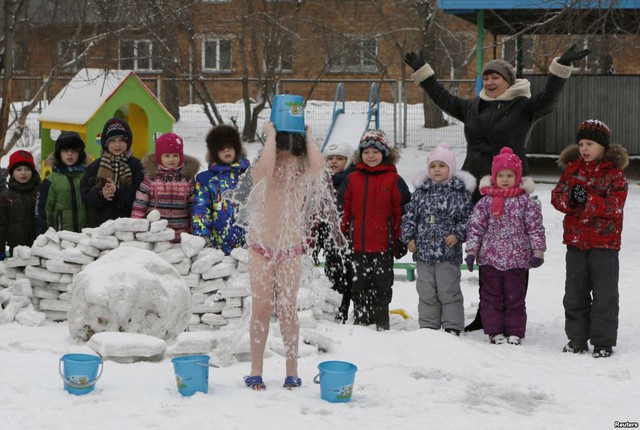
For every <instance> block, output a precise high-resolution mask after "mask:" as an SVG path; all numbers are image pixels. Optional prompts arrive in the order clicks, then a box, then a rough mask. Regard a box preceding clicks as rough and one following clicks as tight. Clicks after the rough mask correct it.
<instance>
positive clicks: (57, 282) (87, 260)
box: [0, 211, 342, 352]
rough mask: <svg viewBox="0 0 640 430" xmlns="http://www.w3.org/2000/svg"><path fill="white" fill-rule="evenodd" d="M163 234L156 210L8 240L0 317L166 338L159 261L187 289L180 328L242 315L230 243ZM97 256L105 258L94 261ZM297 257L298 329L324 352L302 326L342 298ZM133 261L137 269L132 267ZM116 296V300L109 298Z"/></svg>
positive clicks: (244, 300) (240, 274)
mask: <svg viewBox="0 0 640 430" xmlns="http://www.w3.org/2000/svg"><path fill="white" fill-rule="evenodd" d="M173 234H174V232H173V230H172V229H170V228H167V221H166V220H161V219H160V217H159V213H158V212H157V211H152V212H151V213H150V214H149V215H148V216H147V219H133V218H119V219H117V220H110V221H107V222H105V223H104V224H102V225H101V226H100V227H97V228H93V229H90V228H87V229H83V231H82V233H74V232H69V231H59V232H56V231H55V230H53V229H49V230H48V231H47V232H46V233H44V234H42V235H40V236H38V238H37V239H36V241H35V242H34V244H33V246H32V247H31V248H29V247H24V246H23V247H17V248H16V249H15V252H14V256H13V257H11V258H9V259H8V260H7V261H6V262H4V263H0V303H1V304H2V307H3V308H4V309H3V310H2V314H0V321H1V322H10V321H13V320H15V321H18V322H20V323H21V324H29V325H40V324H42V322H43V321H44V320H45V318H46V319H47V320H51V321H65V320H67V313H68V312H69V316H70V319H72V320H73V321H70V329H71V331H72V333H74V336H76V337H78V338H80V339H85V340H86V339H89V337H90V335H91V334H92V333H94V332H101V331H105V330H113V331H125V332H132V333H145V334H150V335H153V336H158V337H161V338H165V339H166V338H168V337H172V336H175V335H177V334H178V333H180V332H181V331H183V330H184V329H185V326H184V325H182V324H181V323H180V324H176V325H174V326H173V327H171V329H166V330H167V332H166V333H165V332H164V331H165V328H162V329H160V328H159V327H160V326H162V327H165V325H164V324H159V323H158V322H157V321H154V319H158V316H156V314H158V315H161V318H162V319H164V318H166V317H168V318H169V319H174V318H177V317H176V315H167V311H166V309H167V306H166V305H165V304H164V300H167V299H168V300H173V299H171V297H172V294H173V293H170V292H169V291H165V289H166V288H167V287H166V286H163V284H162V282H164V278H165V276H164V275H163V276H160V275H159V274H160V273H165V272H166V273H170V272H169V271H168V268H172V269H175V272H177V274H179V275H180V276H177V274H176V273H175V272H172V273H173V274H172V275H171V277H170V278H171V281H168V280H167V282H174V281H176V282H177V278H181V280H182V281H183V282H184V283H185V284H186V286H188V287H189V289H190V292H191V300H192V308H191V314H190V316H189V318H188V325H187V326H186V329H187V330H189V331H192V332H196V331H210V330H217V329H219V328H221V327H224V326H227V325H229V324H230V323H234V324H231V325H232V326H235V325H238V324H241V323H242V321H243V320H245V321H246V320H247V319H248V317H249V312H250V308H249V306H248V304H249V303H250V287H249V273H248V269H247V259H248V251H247V250H245V249H235V250H233V252H232V253H231V255H230V256H225V255H224V253H223V252H222V251H220V250H217V249H213V248H205V242H204V240H203V239H202V238H201V237H197V236H193V235H189V234H185V233H183V234H182V235H181V243H179V244H172V243H171V242H170V241H171V240H172V239H173V237H174V236H173ZM140 250H143V251H146V252H145V253H139V252H138V251H140ZM115 251H118V252H115ZM107 256H108V262H105V261H103V260H104V259H105V258H107ZM158 257H159V258H158ZM159 259H161V260H162V263H164V265H162V264H161V263H160V261H159ZM303 261H304V264H303V271H302V272H303V274H302V281H301V288H300V292H299V294H298V310H299V312H298V318H299V320H300V327H301V328H302V329H303V332H302V333H301V336H302V339H303V340H305V341H307V340H306V339H310V340H309V341H308V343H311V344H313V345H316V346H318V348H321V349H328V348H330V345H327V342H325V341H318V339H321V338H322V337H321V336H320V335H319V334H317V333H311V334H310V333H309V330H313V329H314V328H315V327H316V325H317V321H318V320H328V321H333V320H334V316H335V314H336V312H337V308H338V306H339V305H340V302H341V300H342V297H341V295H340V294H339V293H337V292H335V291H333V290H331V289H330V287H331V284H330V282H329V281H328V280H327V279H326V278H325V277H324V275H322V274H320V272H319V271H318V270H315V269H314V267H313V262H312V261H311V259H310V258H308V257H305V258H304V260H303ZM94 262H95V263H94ZM143 268H146V269H145V273H141V272H142V271H143ZM174 275H175V276H176V277H177V278H176V279H174ZM123 281H126V282H123ZM169 288H171V287H169ZM111 289H112V290H111ZM72 291H73V294H72ZM119 295H122V297H121V298H120V300H122V302H118V301H117V296H119ZM72 299H73V303H72ZM154 300H155V301H156V302H154ZM125 302H126V304H125ZM172 306H174V307H175V306H176V303H172ZM170 307H171V306H169V308H170ZM81 315H82V316H81ZM76 319H77V320H76ZM129 319H131V321H129ZM178 319H180V318H178ZM134 321H135V322H134ZM276 329H277V327H276ZM305 330H306V331H305ZM234 331H235V327H229V328H228V330H226V331H225V332H224V333H222V334H221V335H222V336H226V335H227V333H230V332H234ZM169 333H171V334H169ZM186 342H187V346H186V347H183V346H181V345H177V346H176V351H180V350H182V349H183V348H186V349H188V350H190V351H191V352H206V351H209V350H210V349H207V348H210V346H211V343H210V342H208V341H204V342H196V343H197V344H198V345H197V346H192V345H191V344H192V342H193V341H192V340H188V341H186ZM247 342H248V341H247ZM243 343H245V342H243ZM247 347H248V343H247Z"/></svg>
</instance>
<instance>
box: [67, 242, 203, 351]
mask: <svg viewBox="0 0 640 430" xmlns="http://www.w3.org/2000/svg"><path fill="white" fill-rule="evenodd" d="M72 291H73V297H72V300H71V307H70V308H69V312H68V321H69V332H70V333H71V336H72V337H74V338H76V339H79V340H83V341H87V340H89V339H90V338H91V336H93V334H94V333H101V332H105V331H107V332H124V333H139V334H146V335H150V336H155V337H158V338H161V339H172V338H174V337H176V336H177V335H178V334H179V333H182V332H183V331H184V330H185V329H186V327H187V323H188V321H189V316H190V313H191V294H190V292H189V289H188V288H187V286H186V284H185V282H184V280H183V279H182V277H181V276H180V274H179V273H178V271H177V270H176V269H175V268H174V267H172V266H171V264H169V263H167V262H166V261H165V260H163V259H162V258H160V257H159V256H158V255H157V254H155V253H153V252H151V251H147V250H144V249H137V248H129V247H119V248H117V249H114V250H112V251H109V252H107V253H106V254H105V255H104V256H103V257H101V258H100V259H98V260H96V261H94V262H93V263H91V264H89V265H87V267H85V268H84V269H83V270H82V271H81V272H80V273H78V275H77V276H75V277H74V280H73V286H72Z"/></svg>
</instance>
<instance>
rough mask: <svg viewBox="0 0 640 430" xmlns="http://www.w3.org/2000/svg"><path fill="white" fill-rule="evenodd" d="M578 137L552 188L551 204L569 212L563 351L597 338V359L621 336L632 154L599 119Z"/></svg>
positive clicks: (574, 349)
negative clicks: (628, 171)
mask: <svg viewBox="0 0 640 430" xmlns="http://www.w3.org/2000/svg"><path fill="white" fill-rule="evenodd" d="M576 140H577V143H578V145H572V146H571V147H569V148H566V149H565V150H564V151H562V153H561V154H560V159H559V160H558V164H559V165H560V166H561V167H564V171H563V172H562V176H561V177H560V181H559V182H558V184H557V185H556V187H555V188H554V189H553V191H552V192H551V203H552V204H553V206H554V207H555V208H556V209H557V210H559V211H560V212H563V213H564V214H565V216H564V221H563V226H564V237H563V240H562V243H564V244H565V245H567V255H566V264H567V269H566V270H567V277H566V281H565V293H564V299H563V302H562V303H563V305H564V314H565V332H566V334H567V337H568V338H569V343H568V344H567V345H566V346H565V347H564V349H563V352H572V353H578V354H581V353H583V352H587V351H588V350H589V346H588V345H587V341H589V340H591V344H592V345H593V357H594V358H601V357H609V356H611V354H613V349H612V347H614V346H615V345H616V341H617V335H618V310H619V307H618V300H619V296H618V274H619V262H618V252H619V251H620V237H621V234H622V218H623V210H624V203H625V200H626V198H627V189H628V184H627V179H626V178H625V176H624V173H623V172H622V169H624V168H625V167H626V166H627V164H629V156H628V154H627V150H626V149H624V148H623V147H622V146H620V145H611V144H610V141H611V132H610V131H609V128H608V127H607V126H606V124H605V123H603V122H602V121H599V120H596V119H590V120H587V121H585V122H583V123H582V124H580V127H579V129H578V134H577V137H576Z"/></svg>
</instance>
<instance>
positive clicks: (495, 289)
mask: <svg viewBox="0 0 640 430" xmlns="http://www.w3.org/2000/svg"><path fill="white" fill-rule="evenodd" d="M533 188H534V184H533V181H532V180H531V179H530V178H528V177H525V178H523V177H522V162H521V161H520V158H519V157H518V156H517V155H515V154H514V153H513V151H512V150H511V148H508V147H505V148H502V149H501V150H500V154H499V155H496V156H495V157H494V158H493V163H492V165H491V177H489V176H485V177H484V178H482V180H481V181H480V193H481V194H482V195H483V196H484V197H482V198H481V199H480V201H478V203H476V206H475V207H474V209H473V213H472V215H471V223H470V225H469V231H468V232H467V246H466V252H467V258H466V259H465V260H466V262H467V267H468V269H469V271H473V264H474V262H475V260H476V258H477V262H478V265H479V266H480V302H481V306H480V316H481V318H482V324H483V325H484V332H485V333H486V334H488V335H489V339H490V341H491V343H494V344H501V343H505V342H506V343H510V344H512V345H519V344H520V340H521V339H522V338H524V335H525V329H526V325H527V313H526V308H525V295H526V286H527V272H528V270H529V269H530V268H534V267H539V266H540V265H542V263H543V262H544V259H543V257H544V251H545V250H546V241H545V233H544V225H543V224H542V211H541V209H540V204H539V203H538V202H536V201H535V200H533V198H532V197H531V195H530V194H531V192H533Z"/></svg>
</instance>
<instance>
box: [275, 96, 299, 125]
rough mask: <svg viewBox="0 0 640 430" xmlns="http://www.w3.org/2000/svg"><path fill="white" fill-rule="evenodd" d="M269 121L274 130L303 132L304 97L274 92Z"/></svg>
mask: <svg viewBox="0 0 640 430" xmlns="http://www.w3.org/2000/svg"><path fill="white" fill-rule="evenodd" d="M271 122H272V123H273V125H274V127H275V128H276V131H288V132H290V133H304V132H305V129H304V99H303V98H302V96H294V95H291V94H276V95H275V96H273V104H272V106H271Z"/></svg>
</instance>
